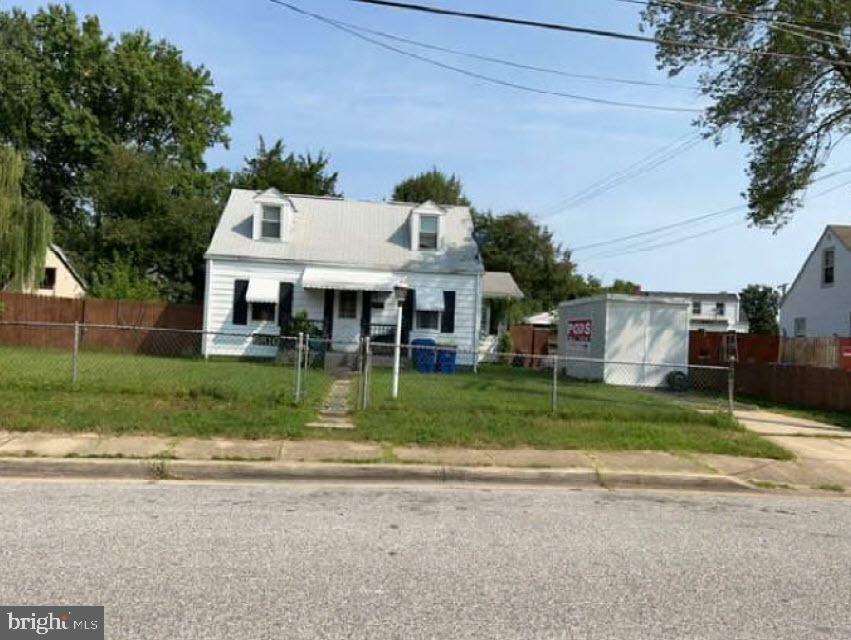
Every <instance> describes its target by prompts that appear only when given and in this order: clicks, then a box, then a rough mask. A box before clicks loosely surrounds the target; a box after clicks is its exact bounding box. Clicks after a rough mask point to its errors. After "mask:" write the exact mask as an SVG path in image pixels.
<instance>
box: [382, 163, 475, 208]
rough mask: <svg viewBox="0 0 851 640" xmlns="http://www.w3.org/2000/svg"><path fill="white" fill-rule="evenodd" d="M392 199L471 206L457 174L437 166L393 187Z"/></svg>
mask: <svg viewBox="0 0 851 640" xmlns="http://www.w3.org/2000/svg"><path fill="white" fill-rule="evenodd" d="M392 199H393V200H395V201H396V202H416V203H420V202H425V201H426V200H431V201H432V202H435V203H437V204H448V205H461V206H469V205H470V201H469V200H468V199H467V198H466V197H465V196H464V187H463V185H462V184H461V180H460V179H459V178H458V177H456V176H455V174H452V175H447V174H445V173H443V172H442V171H439V170H438V169H437V167H435V168H433V169H432V170H431V171H425V172H423V173H420V174H417V175H415V176H412V177H410V178H407V179H405V180H403V181H402V182H400V183H399V184H397V185H396V186H395V187H394V188H393V195H392Z"/></svg>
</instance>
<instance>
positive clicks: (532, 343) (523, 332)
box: [511, 324, 558, 367]
mask: <svg viewBox="0 0 851 640" xmlns="http://www.w3.org/2000/svg"><path fill="white" fill-rule="evenodd" d="M557 335H558V332H557V331H556V330H555V329H548V328H547V327H534V326H532V325H529V324H519V325H515V326H513V327H511V344H512V351H514V353H518V354H521V355H525V356H545V355H547V354H549V352H550V347H549V345H550V342H551V341H552V342H555V340H556V336H557ZM522 361H523V366H524V367H534V366H541V365H542V364H543V363H544V360H543V359H542V358H523V359H522Z"/></svg>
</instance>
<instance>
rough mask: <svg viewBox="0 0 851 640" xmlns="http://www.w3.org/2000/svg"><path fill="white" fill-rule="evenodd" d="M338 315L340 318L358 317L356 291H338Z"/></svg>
mask: <svg viewBox="0 0 851 640" xmlns="http://www.w3.org/2000/svg"><path fill="white" fill-rule="evenodd" d="M340 317H341V318H357V317H358V292H357V291H341V292H340Z"/></svg>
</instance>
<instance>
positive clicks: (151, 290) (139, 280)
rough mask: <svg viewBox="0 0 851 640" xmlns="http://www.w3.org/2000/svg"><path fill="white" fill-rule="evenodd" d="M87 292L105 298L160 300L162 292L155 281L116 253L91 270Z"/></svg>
mask: <svg viewBox="0 0 851 640" xmlns="http://www.w3.org/2000/svg"><path fill="white" fill-rule="evenodd" d="M90 280H91V284H90V286H89V293H90V294H91V295H92V296H93V297H95V298H104V299H107V300H139V301H142V302H151V301H155V300H160V299H161V298H162V293H161V292H160V289H159V287H158V286H157V284H156V283H155V282H153V281H152V280H150V279H149V278H146V277H145V276H144V275H143V274H142V273H141V272H140V271H139V268H138V267H137V266H136V264H134V262H133V261H132V260H131V259H129V258H128V257H124V258H122V257H120V256H118V255H117V254H116V255H114V256H113V257H112V258H111V259H110V260H104V261H101V262H98V263H97V264H96V265H95V267H94V269H92V272H91V278H90Z"/></svg>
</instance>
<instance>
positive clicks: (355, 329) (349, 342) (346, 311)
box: [331, 291, 361, 351]
mask: <svg viewBox="0 0 851 640" xmlns="http://www.w3.org/2000/svg"><path fill="white" fill-rule="evenodd" d="M360 317H361V295H360V291H337V299H336V305H335V314H334V333H333V335H332V338H331V339H332V341H333V343H334V349H335V350H338V351H357V348H358V343H359V341H360V328H361V327H360Z"/></svg>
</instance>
